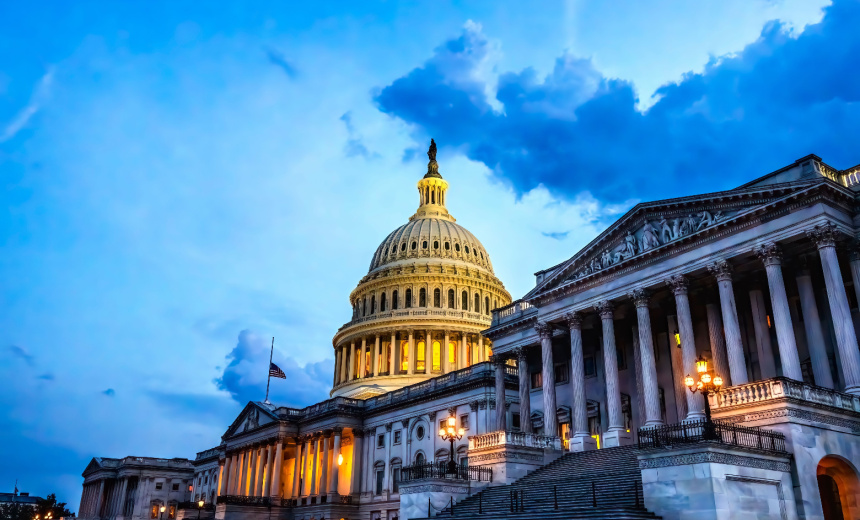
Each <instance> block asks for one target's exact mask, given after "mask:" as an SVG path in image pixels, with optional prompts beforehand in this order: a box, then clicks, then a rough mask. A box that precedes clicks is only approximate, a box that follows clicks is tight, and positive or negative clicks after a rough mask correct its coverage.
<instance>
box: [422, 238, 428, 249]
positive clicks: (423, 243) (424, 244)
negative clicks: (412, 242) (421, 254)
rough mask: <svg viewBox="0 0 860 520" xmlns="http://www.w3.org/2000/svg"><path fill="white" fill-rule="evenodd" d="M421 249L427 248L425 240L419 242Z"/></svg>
mask: <svg viewBox="0 0 860 520" xmlns="http://www.w3.org/2000/svg"><path fill="white" fill-rule="evenodd" d="M421 249H427V241H426V240H425V241H424V242H421Z"/></svg>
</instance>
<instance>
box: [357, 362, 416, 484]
mask: <svg viewBox="0 0 860 520" xmlns="http://www.w3.org/2000/svg"><path fill="white" fill-rule="evenodd" d="M425 366H426V362H425ZM431 431H432V428H431ZM363 443H364V430H362V429H360V428H353V429H352V482H351V484H350V489H349V492H350V494H352V495H353V496H357V495H360V494H361V470H362V462H363V458H364V457H362V455H363V454H364V452H363V451H362V448H363V447H364V446H363Z"/></svg>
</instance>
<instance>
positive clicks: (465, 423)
mask: <svg viewBox="0 0 860 520" xmlns="http://www.w3.org/2000/svg"><path fill="white" fill-rule="evenodd" d="M460 427H461V428H463V429H464V430H468V429H469V414H465V415H461V416H460Z"/></svg>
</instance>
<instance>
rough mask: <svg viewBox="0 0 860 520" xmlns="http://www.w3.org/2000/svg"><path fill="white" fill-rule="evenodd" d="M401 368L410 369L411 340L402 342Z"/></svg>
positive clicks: (406, 370)
mask: <svg viewBox="0 0 860 520" xmlns="http://www.w3.org/2000/svg"><path fill="white" fill-rule="evenodd" d="M400 370H401V371H402V372H408V371H409V340H405V341H401V342H400Z"/></svg>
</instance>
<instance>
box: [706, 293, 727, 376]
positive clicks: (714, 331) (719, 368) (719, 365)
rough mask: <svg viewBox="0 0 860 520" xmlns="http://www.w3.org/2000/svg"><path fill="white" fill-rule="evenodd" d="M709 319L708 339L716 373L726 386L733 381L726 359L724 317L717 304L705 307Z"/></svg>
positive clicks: (709, 304)
mask: <svg viewBox="0 0 860 520" xmlns="http://www.w3.org/2000/svg"><path fill="white" fill-rule="evenodd" d="M705 314H706V315H707V319H708V339H709V340H710V343H711V357H712V358H713V363H714V373H715V374H717V375H719V376H720V377H722V378H723V380H724V383H723V385H724V386H728V385H729V384H730V383H729V381H730V380H731V376H730V372H731V371H730V370H729V360H728V358H727V357H726V340H725V338H724V337H723V317H722V315H721V314H720V309H719V307H718V306H717V304H716V303H708V304H706V305H705Z"/></svg>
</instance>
